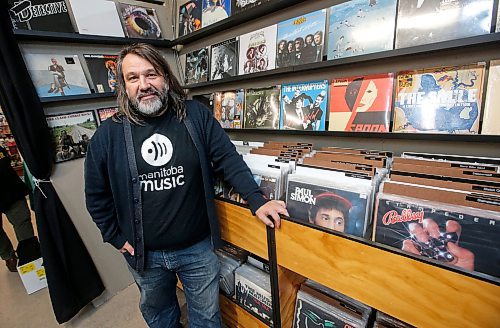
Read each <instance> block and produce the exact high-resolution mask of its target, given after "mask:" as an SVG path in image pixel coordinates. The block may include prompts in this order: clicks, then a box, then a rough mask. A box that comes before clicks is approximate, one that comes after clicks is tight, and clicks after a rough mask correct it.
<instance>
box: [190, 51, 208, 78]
mask: <svg viewBox="0 0 500 328" xmlns="http://www.w3.org/2000/svg"><path fill="white" fill-rule="evenodd" d="M208 65H209V63H208V48H202V49H199V50H196V51H193V52H190V53H187V54H186V75H185V78H186V84H193V83H200V82H206V81H207V80H208Z"/></svg>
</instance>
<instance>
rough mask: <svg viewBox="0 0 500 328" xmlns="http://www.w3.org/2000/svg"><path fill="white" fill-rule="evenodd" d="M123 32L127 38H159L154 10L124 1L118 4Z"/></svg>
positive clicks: (159, 32)
mask: <svg viewBox="0 0 500 328" xmlns="http://www.w3.org/2000/svg"><path fill="white" fill-rule="evenodd" d="M118 8H119V10H120V14H121V18H122V20H123V26H124V29H125V33H126V34H127V36H128V37H129V38H139V39H161V28H160V24H159V23H158V17H157V16H156V10H154V9H153V8H146V7H140V6H134V5H128V4H124V3H120V4H118Z"/></svg>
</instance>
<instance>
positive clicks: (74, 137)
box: [46, 111, 97, 163]
mask: <svg viewBox="0 0 500 328" xmlns="http://www.w3.org/2000/svg"><path fill="white" fill-rule="evenodd" d="M46 119H47V125H48V126H49V129H50V133H51V136H52V144H53V146H54V149H55V162H56V163H59V162H64V161H69V160H71V159H75V158H80V157H85V154H86V153H87V146H88V144H89V142H90V139H91V138H92V136H93V135H94V133H95V130H96V129H97V122H96V119H95V115H94V112H93V111H85V112H78V113H71V114H63V115H54V116H46Z"/></svg>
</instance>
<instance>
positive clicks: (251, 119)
mask: <svg viewBox="0 0 500 328" xmlns="http://www.w3.org/2000/svg"><path fill="white" fill-rule="evenodd" d="M279 99H280V87H279V86H275V87H269V88H259V89H246V90H245V115H244V116H245V118H244V121H243V125H244V128H245V129H278V128H279V120H280V118H279V116H280V100H279Z"/></svg>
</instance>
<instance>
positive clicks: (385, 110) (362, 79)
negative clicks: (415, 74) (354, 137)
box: [328, 73, 394, 132]
mask: <svg viewBox="0 0 500 328" xmlns="http://www.w3.org/2000/svg"><path fill="white" fill-rule="evenodd" d="M393 80H394V77H393V74H392V73H386V74H374V75H367V76H354V77H347V78H336V79H333V80H332V83H331V91H330V118H329V122H328V130H329V131H347V132H389V124H390V123H391V107H392V89H393Z"/></svg>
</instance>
